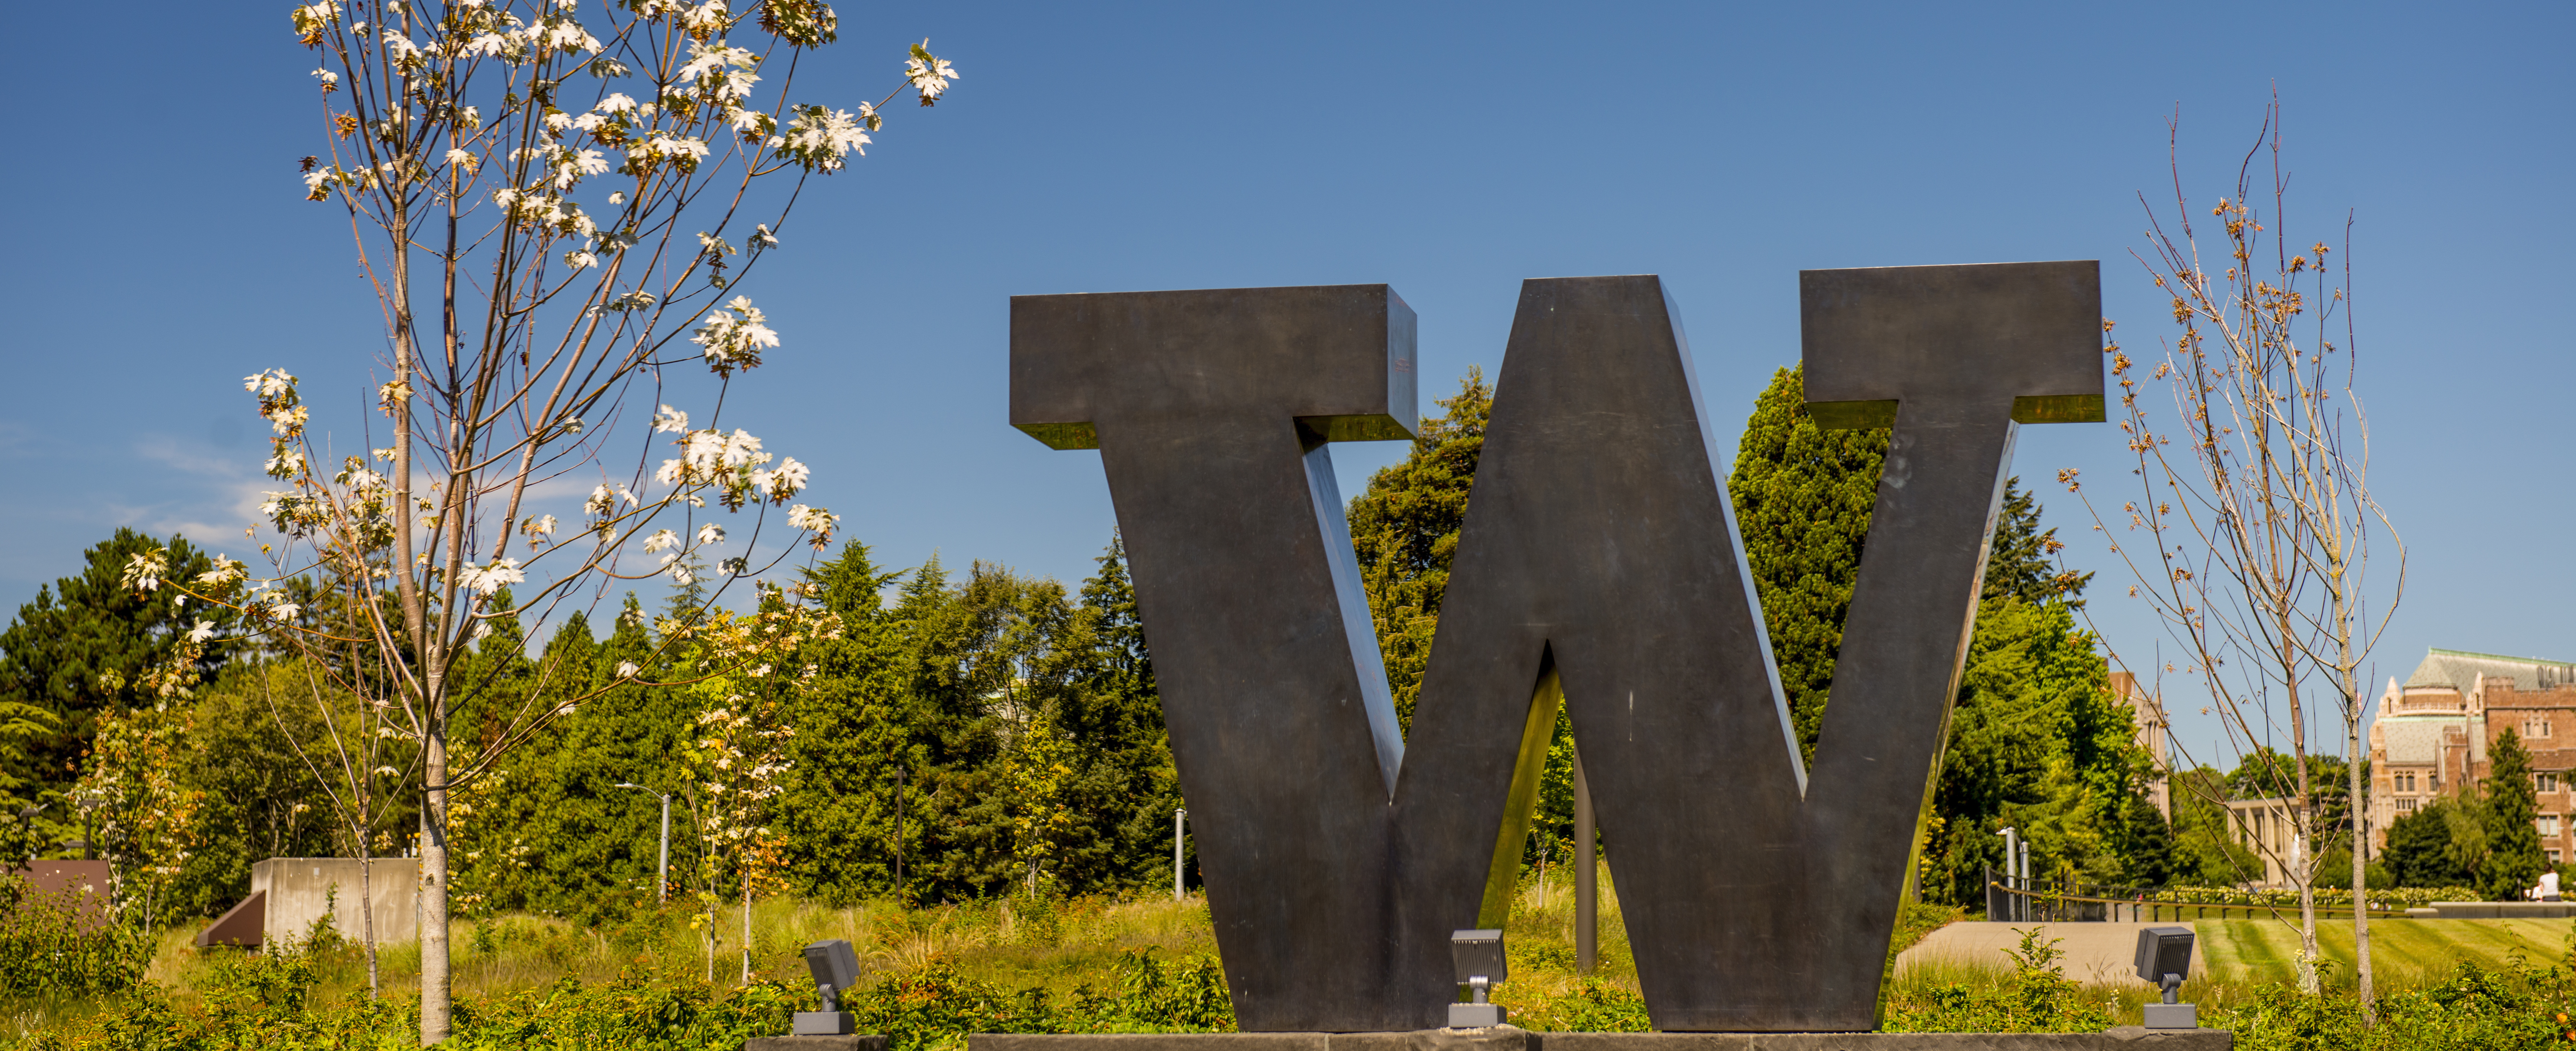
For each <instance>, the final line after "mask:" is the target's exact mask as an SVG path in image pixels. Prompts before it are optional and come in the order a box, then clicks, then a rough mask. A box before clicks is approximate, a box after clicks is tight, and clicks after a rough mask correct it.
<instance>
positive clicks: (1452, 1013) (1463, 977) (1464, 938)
mask: <svg viewBox="0 0 2576 1051" xmlns="http://www.w3.org/2000/svg"><path fill="white" fill-rule="evenodd" d="M1449 958H1450V960H1451V961H1452V962H1454V963H1456V964H1457V967H1458V984H1460V985H1463V986H1466V987H1467V995H1468V997H1469V999H1468V1002H1466V1003H1463V1004H1459V1003H1453V1004H1450V1005H1449V1028H1451V1029H1489V1028H1492V1027H1494V1026H1498V1025H1501V1024H1503V1005H1501V1004H1498V1003H1493V1002H1491V1001H1490V1000H1489V999H1488V998H1487V997H1488V995H1489V994H1490V993H1491V992H1492V991H1493V987H1495V986H1497V985H1501V984H1503V979H1505V978H1508V977H1511V965H1510V964H1508V963H1505V962H1504V960H1503V932H1501V931H1499V930H1481V931H1456V932H1453V933H1451V934H1450V935H1449Z"/></svg>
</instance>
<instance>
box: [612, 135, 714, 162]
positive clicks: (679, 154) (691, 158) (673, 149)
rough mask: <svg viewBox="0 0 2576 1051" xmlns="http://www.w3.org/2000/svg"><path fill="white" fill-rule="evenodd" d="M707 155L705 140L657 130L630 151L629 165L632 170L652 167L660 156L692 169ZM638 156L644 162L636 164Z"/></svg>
mask: <svg viewBox="0 0 2576 1051" xmlns="http://www.w3.org/2000/svg"><path fill="white" fill-rule="evenodd" d="M706 155H707V144H706V142H705V141H704V140H701V139H693V138H689V137H687V136H684V135H673V134H671V133H669V132H661V131H657V132H654V133H653V137H652V138H649V139H646V140H644V142H643V144H642V145H639V146H637V147H635V148H634V149H633V150H630V151H628V160H627V167H628V169H629V170H630V171H631V170H640V169H641V168H646V167H651V166H652V164H653V163H654V161H655V160H656V159H657V158H658V159H661V160H671V161H677V162H678V163H679V165H680V169H681V170H682V171H692V170H695V169H696V168H697V166H698V162H699V161H701V160H704V159H705V158H706ZM638 158H640V159H642V160H643V162H644V163H643V164H641V165H638V164H636V163H635V161H636V159H638Z"/></svg>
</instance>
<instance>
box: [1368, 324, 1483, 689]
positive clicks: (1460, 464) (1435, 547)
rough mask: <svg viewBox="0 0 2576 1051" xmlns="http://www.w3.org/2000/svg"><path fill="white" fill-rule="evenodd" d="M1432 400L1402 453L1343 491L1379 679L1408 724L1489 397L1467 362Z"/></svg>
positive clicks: (1479, 373)
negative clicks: (1360, 487) (1454, 388)
mask: <svg viewBox="0 0 2576 1051" xmlns="http://www.w3.org/2000/svg"><path fill="white" fill-rule="evenodd" d="M1438 404H1439V405H1440V407H1441V408H1443V409H1446V410H1448V411H1447V412H1446V413H1445V414H1444V415H1441V416H1438V417H1432V416H1425V417H1423V418H1422V426H1421V428H1420V429H1419V432H1418V437H1416V438H1415V439H1414V441H1413V451H1412V452H1411V453H1409V454H1407V455H1406V456H1405V458H1404V461H1403V462H1402V463H1398V464H1395V465H1393V466H1391V467H1386V468H1382V469H1380V470H1379V471H1378V472H1377V473H1376V474H1374V475H1371V476H1370V477H1369V484H1368V489H1367V490H1365V491H1363V492H1362V493H1361V494H1360V495H1359V497H1358V498H1356V499H1354V500H1352V501H1351V505H1350V512H1349V518H1350V528H1351V543H1352V545H1353V546H1354V547H1355V548H1356V549H1357V550H1358V553H1359V563H1360V583H1361V586H1362V587H1363V588H1364V589H1366V590H1367V592H1368V599H1369V610H1370V612H1371V614H1372V616H1373V617H1374V618H1375V620H1376V621H1377V639H1378V650H1379V652H1380V653H1381V654H1382V655H1384V657H1385V659H1386V677H1387V685H1388V687H1389V689H1390V690H1391V691H1392V692H1393V694H1394V696H1395V714H1396V719H1397V720H1398V721H1399V723H1400V724H1401V725H1403V726H1404V727H1406V728H1407V729H1410V728H1411V727H1412V725H1413V704H1414V701H1415V700H1416V699H1417V698H1419V697H1420V696H1421V695H1422V672H1423V669H1424V668H1426V667H1428V666H1429V663H1430V659H1431V639H1432V636H1433V635H1434V634H1435V633H1436V632H1437V630H1438V628H1439V624H1440V597H1441V595H1442V593H1443V592H1445V591H1446V590H1447V589H1448V587H1449V561H1450V559H1451V557H1452V556H1454V555H1455V554H1456V553H1457V550H1458V530H1459V528H1460V527H1461V526H1463V525H1465V524H1466V521H1467V492H1468V490H1469V489H1470V488H1471V487H1473V486H1474V485H1475V482H1476V460H1477V457H1478V456H1480V455H1482V454H1483V452H1484V449H1485V420H1486V417H1487V416H1489V415H1491V414H1492V412H1493V407H1494V390H1493V387H1492V386H1490V385H1488V384H1487V383H1486V382H1485V374H1484V370H1482V369H1479V368H1474V367H1470V368H1469V369H1468V370H1467V376H1466V378H1465V379H1463V380H1461V381H1459V384H1458V393H1457V394H1455V395H1453V396H1451V397H1448V398H1443V399H1441V400H1440V401H1439V402H1438Z"/></svg>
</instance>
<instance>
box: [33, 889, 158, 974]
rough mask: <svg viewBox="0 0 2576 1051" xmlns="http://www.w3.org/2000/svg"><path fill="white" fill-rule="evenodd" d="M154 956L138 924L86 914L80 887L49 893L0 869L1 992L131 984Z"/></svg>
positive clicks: (150, 944)
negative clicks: (1, 872) (135, 925)
mask: <svg viewBox="0 0 2576 1051" xmlns="http://www.w3.org/2000/svg"><path fill="white" fill-rule="evenodd" d="M151 960H152V943H151V940H150V939H148V938H145V937H144V936H143V935H142V934H141V933H140V932H138V931H137V930H136V929H135V928H134V927H132V926H131V925H128V924H122V923H115V922H112V921H109V920H108V919H107V918H106V917H104V916H100V915H98V914H96V913H94V912H93V913H90V914H87V915H84V913H83V910H82V908H81V899H80V897H79V896H78V895H77V892H76V891H71V890H63V891H55V892H51V893H48V892H46V891H44V890H42V889H39V888H37V887H36V886H35V885H33V884H32V883H31V882H29V881H28V879H27V878H26V877H24V876H17V875H6V874H0V996H8V997H27V996H40V997H64V996H86V995H91V994H96V993H106V992H114V991H121V990H124V989H129V988H132V987H133V985H134V983H135V982H137V981H139V980H141V979H142V977H143V969H144V966H145V965H146V964H148V963H150V962H151Z"/></svg>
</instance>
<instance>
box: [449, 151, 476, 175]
mask: <svg viewBox="0 0 2576 1051" xmlns="http://www.w3.org/2000/svg"><path fill="white" fill-rule="evenodd" d="M447 163H449V164H453V165H455V166H457V167H459V168H463V169H465V170H466V171H473V170H474V169H475V167H476V164H475V160H474V155H473V154H471V153H468V152H466V151H464V150H449V151H447Z"/></svg>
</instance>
